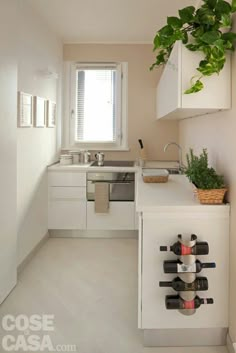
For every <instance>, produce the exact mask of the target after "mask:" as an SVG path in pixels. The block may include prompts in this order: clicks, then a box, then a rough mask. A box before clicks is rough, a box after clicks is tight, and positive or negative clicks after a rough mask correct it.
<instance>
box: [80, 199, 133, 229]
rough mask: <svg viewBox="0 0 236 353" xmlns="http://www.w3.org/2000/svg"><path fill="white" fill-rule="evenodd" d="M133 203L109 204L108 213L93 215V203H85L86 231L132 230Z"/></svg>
mask: <svg viewBox="0 0 236 353" xmlns="http://www.w3.org/2000/svg"><path fill="white" fill-rule="evenodd" d="M135 228H136V227H135V205H134V202H110V204H109V212H108V213H95V210H94V202H92V201H90V202H88V203H87V229H88V230H102V229H103V230H134V229H135Z"/></svg>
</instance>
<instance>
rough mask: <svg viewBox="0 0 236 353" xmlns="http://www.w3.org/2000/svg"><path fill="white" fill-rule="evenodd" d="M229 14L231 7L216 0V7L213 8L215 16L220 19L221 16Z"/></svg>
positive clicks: (222, 0)
mask: <svg viewBox="0 0 236 353" xmlns="http://www.w3.org/2000/svg"><path fill="white" fill-rule="evenodd" d="M230 12H231V5H230V4H229V3H228V2H227V1H224V0H218V2H217V4H216V7H215V14H216V16H217V17H218V18H221V16H222V15H223V14H226V15H228V14H230Z"/></svg>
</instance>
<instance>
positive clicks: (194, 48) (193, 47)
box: [186, 44, 199, 51]
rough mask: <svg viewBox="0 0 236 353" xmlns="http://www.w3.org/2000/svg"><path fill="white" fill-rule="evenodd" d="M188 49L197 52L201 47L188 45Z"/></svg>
mask: <svg viewBox="0 0 236 353" xmlns="http://www.w3.org/2000/svg"><path fill="white" fill-rule="evenodd" d="M186 48H187V49H189V50H191V51H197V50H199V45H197V44H187V45H186Z"/></svg>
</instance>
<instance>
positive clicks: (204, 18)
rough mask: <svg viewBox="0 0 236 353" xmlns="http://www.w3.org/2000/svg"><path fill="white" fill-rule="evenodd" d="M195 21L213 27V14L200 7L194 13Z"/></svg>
mask: <svg viewBox="0 0 236 353" xmlns="http://www.w3.org/2000/svg"><path fill="white" fill-rule="evenodd" d="M196 20H197V21H198V23H199V24H203V25H204V24H206V25H210V26H213V25H214V24H215V20H216V18H215V13H214V11H213V10H211V9H208V8H202V7H200V9H198V10H197V12H196Z"/></svg>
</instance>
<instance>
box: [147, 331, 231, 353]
mask: <svg viewBox="0 0 236 353" xmlns="http://www.w3.org/2000/svg"><path fill="white" fill-rule="evenodd" d="M227 331H228V329H227V328H206V329H200V328H198V329H163V330H144V332H143V343H144V346H145V347H197V346H225V344H226V335H227ZM230 353H231V352H230ZM232 353H235V352H232Z"/></svg>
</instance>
